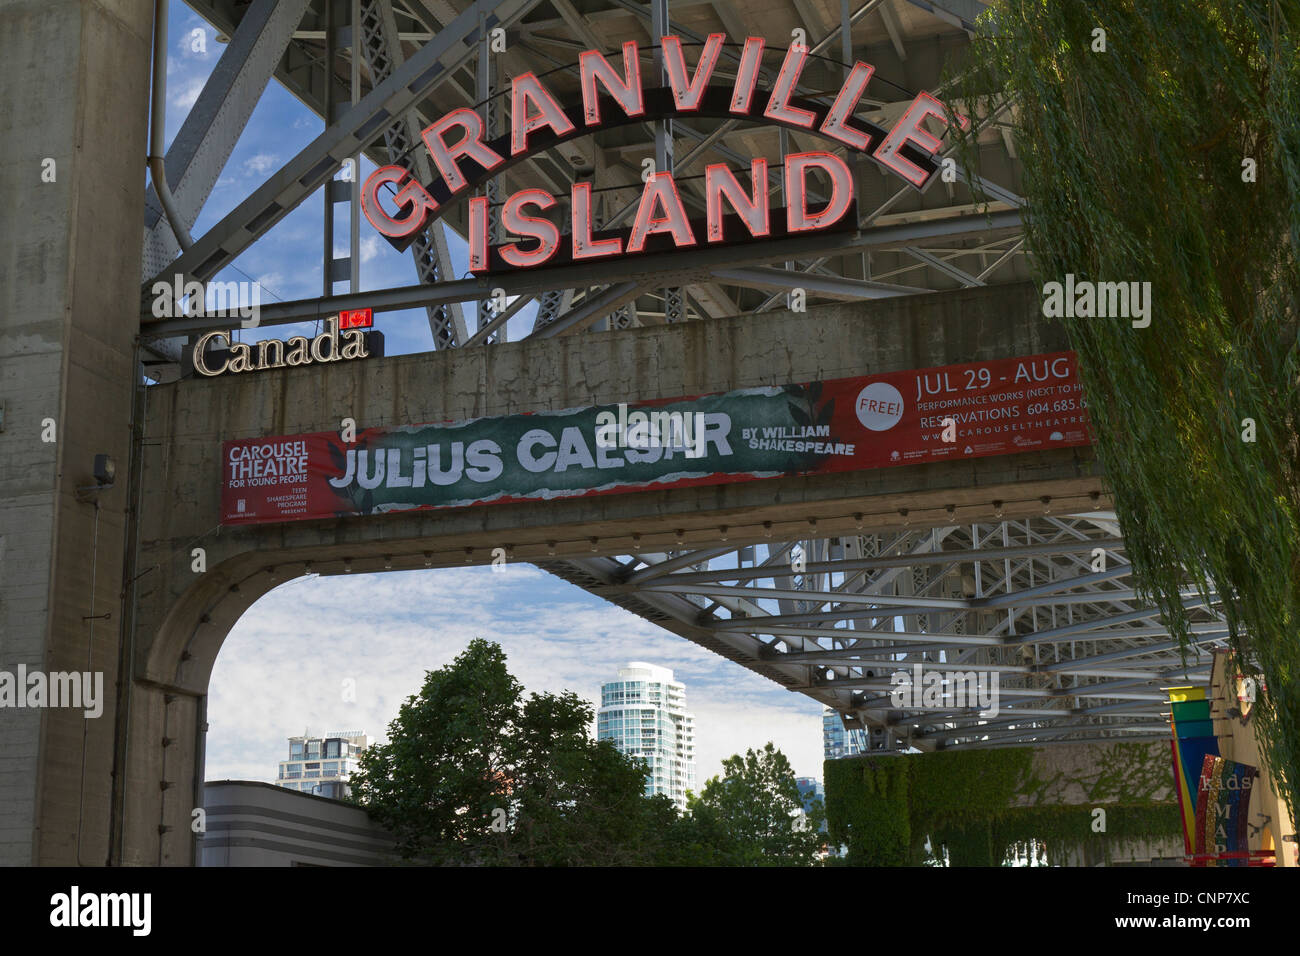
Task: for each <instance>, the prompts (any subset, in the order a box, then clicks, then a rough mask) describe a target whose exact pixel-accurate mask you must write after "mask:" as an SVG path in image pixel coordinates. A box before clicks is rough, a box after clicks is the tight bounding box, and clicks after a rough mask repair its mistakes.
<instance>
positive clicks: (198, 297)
mask: <svg viewBox="0 0 1300 956" xmlns="http://www.w3.org/2000/svg"><path fill="white" fill-rule="evenodd" d="M150 292H151V293H152V294H153V316H154V318H156V319H176V318H182V317H192V316H213V317H220V318H238V319H239V324H240V326H241V327H242V328H245V329H255V328H257V325H258V323H259V322H261V315H262V285H261V283H260V282H206V283H205V282H199V281H198V280H197V279H191V280H190V281H189V282H186V281H185V277H184V276H183V275H181V274H180V273H177V274H176V275H174V276H172V281H171V282H168V281H166V280H159V281H158V282H155V283H154V284H153V287H152V288H151V289H150Z"/></svg>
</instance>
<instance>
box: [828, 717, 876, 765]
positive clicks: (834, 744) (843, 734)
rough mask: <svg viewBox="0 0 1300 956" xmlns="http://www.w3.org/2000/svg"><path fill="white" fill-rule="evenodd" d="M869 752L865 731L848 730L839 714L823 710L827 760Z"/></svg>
mask: <svg viewBox="0 0 1300 956" xmlns="http://www.w3.org/2000/svg"><path fill="white" fill-rule="evenodd" d="M866 750H867V735H866V732H865V731H863V730H860V729H858V730H848V729H846V728H845V726H844V721H843V720H841V719H840V715H839V713H838V712H836V711H833V710H831V709H830V708H829V707H824V708H822V756H823V757H824V759H826V760H839V759H840V758H841V757H853V756H856V755H857V754H860V753H865V752H866Z"/></svg>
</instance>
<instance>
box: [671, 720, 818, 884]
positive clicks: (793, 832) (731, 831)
mask: <svg viewBox="0 0 1300 956" xmlns="http://www.w3.org/2000/svg"><path fill="white" fill-rule="evenodd" d="M688 809H689V819H688V820H684V821H683V822H682V825H681V830H680V831H679V833H678V834H675V835H674V838H675V841H676V842H675V845H674V846H673V850H674V851H675V852H676V853H678V854H680V856H681V857H682V858H684V859H688V860H689V861H690V862H693V863H697V864H702V865H721V866H809V865H811V864H812V863H813V862H814V860H815V859H816V854H817V851H818V850H819V849H820V848H821V847H822V845H823V844H824V843H825V837H824V835H822V834H821V833H820V832H819V831H820V829H821V825H822V822H823V821H824V820H825V819H826V814H825V810H824V808H823V806H822V803H821V801H820V800H818V801H814V803H813V806H812V809H811V811H810V812H809V813H808V814H807V816H806V817H804V816H802V815H801V814H800V811H802V809H803V801H802V799H801V798H800V796H799V787H798V786H797V785H796V784H795V778H794V770H793V769H792V768H791V767H790V761H789V760H787V759H786V757H785V754H783V753H781V751H780V750H778V749H776V747H774V746H773V745H772V744H771V743H768V744H767V745H766V746H765V747H764V748H763V749H762V751H760V752H758V753H755V752H754V751H753V750H752V749H751V750H747V751H746V752H745V756H743V757H741V756H740V755H739V754H737V755H735V756H732V757H728V758H727V759H726V760H724V761H723V762H722V776H721V777H713V778H711V779H710V780H709V781H708V782H707V783H706V784H705V785H704V789H703V790H702V791H701V792H700V794H699V796H698V797H696V796H692V797H691V798H690V799H689V801H688ZM674 862H676V861H674Z"/></svg>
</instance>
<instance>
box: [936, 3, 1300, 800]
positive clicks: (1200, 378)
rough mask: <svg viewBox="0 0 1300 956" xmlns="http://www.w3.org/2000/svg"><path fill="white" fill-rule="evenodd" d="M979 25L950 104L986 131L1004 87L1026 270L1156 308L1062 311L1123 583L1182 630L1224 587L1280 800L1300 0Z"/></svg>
mask: <svg viewBox="0 0 1300 956" xmlns="http://www.w3.org/2000/svg"><path fill="white" fill-rule="evenodd" d="M981 23H982V25H983V26H984V30H983V31H982V32H981V33H980V34H979V35H978V37H977V39H976V40H975V42H974V44H973V46H972V49H971V51H970V55H969V58H968V61H967V63H966V64H965V66H964V70H965V71H966V72H965V79H964V80H963V81H962V82H961V84H960V85H961V89H962V92H961V95H960V97H959V99H958V103H957V104H956V106H957V108H958V109H959V110H960V111H961V112H963V113H965V114H967V115H968V116H971V117H972V118H973V119H975V120H977V122H976V123H975V124H974V126H975V127H976V128H978V126H979V125H980V124H979V122H978V121H979V120H980V119H983V118H984V117H985V116H987V115H988V112H989V109H990V107H991V106H992V105H993V104H995V103H997V102H998V101H999V100H1000V99H1001V98H1002V94H1003V92H1005V94H1006V96H1008V97H1010V98H1011V101H1012V104H1013V107H1012V109H1013V112H1012V114H1011V115H1012V116H1013V117H1014V122H1015V125H1016V126H1017V134H1016V145H1017V149H1018V152H1019V156H1020V159H1021V162H1022V164H1023V179H1022V182H1021V184H1020V192H1021V193H1022V194H1023V195H1024V196H1025V198H1026V200H1027V203H1028V208H1027V210H1026V216H1025V222H1026V239H1027V248H1028V250H1029V251H1030V253H1031V262H1032V266H1033V269H1034V271H1035V274H1036V277H1037V278H1038V279H1039V280H1040V281H1042V282H1050V281H1056V282H1060V281H1062V280H1063V279H1064V277H1065V275H1066V274H1067V273H1073V274H1074V276H1075V277H1076V279H1079V280H1091V281H1094V282H1121V281H1123V282H1150V283H1151V299H1150V302H1151V303H1152V308H1151V322H1150V326H1149V327H1146V328H1134V327H1133V325H1132V322H1131V321H1130V320H1129V319H1125V318H1078V319H1073V320H1067V325H1068V327H1069V333H1070V338H1071V341H1072V343H1073V346H1074V348H1075V350H1076V351H1077V352H1078V353H1079V357H1080V367H1081V371H1082V378H1083V383H1084V388H1085V392H1086V394H1087V396H1088V400H1089V404H1090V411H1091V414H1092V417H1093V420H1094V422H1095V425H1096V430H1097V436H1098V454H1099V457H1100V459H1101V462H1102V464H1103V465H1104V467H1105V472H1106V477H1107V480H1108V481H1109V483H1110V485H1111V488H1112V493H1113V499H1114V502H1115V510H1116V512H1117V514H1118V517H1119V519H1120V523H1121V526H1122V527H1123V530H1124V538H1125V541H1126V544H1127V550H1128V554H1129V557H1130V558H1131V560H1132V562H1133V565H1134V569H1135V572H1136V575H1137V585H1138V588H1139V591H1140V592H1141V593H1143V594H1144V595H1145V596H1147V597H1148V598H1149V599H1151V600H1153V601H1154V602H1155V603H1156V605H1157V606H1158V607H1159V609H1160V610H1161V611H1162V613H1163V618H1164V621H1165V622H1166V624H1167V625H1168V626H1169V627H1170V629H1171V631H1172V632H1173V633H1174V634H1175V635H1176V636H1177V638H1178V639H1179V641H1180V642H1181V643H1182V644H1183V646H1184V647H1186V646H1187V635H1188V632H1189V627H1188V625H1189V624H1190V623H1191V622H1192V621H1193V620H1195V618H1194V617H1193V614H1194V613H1195V608H1196V607H1197V606H1198V604H1200V603H1201V602H1203V601H1204V600H1206V598H1207V597H1208V596H1209V595H1211V594H1216V593H1217V595H1218V597H1219V598H1220V599H1222V600H1223V603H1224V608H1225V611H1226V617H1227V619H1228V624H1229V628H1230V632H1231V635H1232V638H1233V641H1234V642H1235V644H1236V646H1237V649H1238V651H1239V659H1241V660H1244V661H1247V662H1251V666H1254V665H1257V666H1258V667H1259V669H1260V670H1261V671H1262V673H1263V676H1264V680H1265V682H1266V684H1267V691H1266V692H1264V693H1262V694H1261V695H1260V700H1259V702H1258V703H1257V704H1256V711H1257V713H1258V715H1259V719H1260V720H1262V722H1263V730H1264V733H1263V734H1262V735H1261V736H1262V737H1263V738H1264V740H1265V749H1266V760H1267V762H1268V764H1269V765H1270V768H1271V769H1272V771H1273V773H1274V774H1275V776H1276V778H1277V779H1278V780H1279V781H1280V784H1281V786H1282V789H1283V793H1284V794H1285V796H1286V799H1287V801H1288V803H1290V805H1291V809H1292V813H1295V811H1296V808H1297V806H1298V805H1300V802H1298V801H1297V796H1298V789H1297V788H1300V641H1298V640H1297V639H1296V627H1297V613H1298V612H1300V442H1297V424H1298V423H1300V390H1298V389H1297V375H1298V374H1300V348H1298V343H1297V331H1298V326H1297V317H1298V316H1300V308H1298V307H1300V268H1297V266H1298V265H1300V263H1297V258H1296V257H1297V250H1300V55H1298V54H1300V51H1298V50H1297V40H1298V39H1300V36H1298V35H1297V31H1298V30H1300V0H1108V2H1106V3H1097V2H1095V0H1001V2H1000V3H999V4H997V6H996V7H994V8H992V9H991V11H990V13H988V14H987V15H986V16H984V17H982V18H981ZM1097 31H1104V33H1099V32H1097ZM1099 41H1100V42H1099ZM1102 43H1104V50H1103V49H1102ZM988 94H992V95H991V96H990V95H988ZM962 139H963V140H964V142H963V144H962V151H963V153H964V156H965V160H966V162H967V164H974V165H976V166H978V158H979V148H978V146H977V145H976V142H975V140H974V138H973V135H972V134H967V135H966V136H964V137H962ZM990 178H994V179H995V180H996V177H993V176H990ZM1246 419H1251V420H1252V421H1251V422H1247V421H1246ZM1252 424H1253V428H1252ZM1189 591H1190V593H1189Z"/></svg>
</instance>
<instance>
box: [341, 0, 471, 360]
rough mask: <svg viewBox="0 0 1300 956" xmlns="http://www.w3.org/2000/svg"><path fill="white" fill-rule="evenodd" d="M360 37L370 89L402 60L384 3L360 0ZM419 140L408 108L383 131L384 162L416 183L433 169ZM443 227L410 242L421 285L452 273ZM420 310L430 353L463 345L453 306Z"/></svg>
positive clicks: (460, 319) (460, 315) (458, 312)
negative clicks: (429, 337) (430, 342)
mask: <svg viewBox="0 0 1300 956" xmlns="http://www.w3.org/2000/svg"><path fill="white" fill-rule="evenodd" d="M361 39H362V49H363V50H364V51H365V55H366V61H367V63H368V65H369V67H370V80H371V84H372V86H373V85H378V84H380V83H382V82H383V81H384V80H386V79H388V77H390V76H391V75H392V74H393V71H394V70H395V69H397V68H398V67H400V66H401V65H402V63H403V62H404V61H405V54H404V53H403V52H402V44H401V40H400V39H399V37H398V34H397V18H396V17H395V16H394V15H393V7H392V3H391V2H390V0H362V2H361ZM419 142H420V123H419V121H418V119H417V117H416V114H415V111H414V110H413V109H411V110H407V111H406V112H405V113H403V114H402V115H401V116H399V117H398V118H397V120H396V122H394V123H393V124H392V125H391V126H389V127H388V128H387V129H386V130H384V143H385V145H386V146H387V149H388V161H389V163H391V164H394V165H403V166H405V167H406V168H407V169H408V170H409V171H411V172H412V174H413V175H414V176H415V178H416V179H417V180H419V181H420V182H422V183H427V182H429V181H430V180H431V179H432V177H433V171H432V169H431V168H430V165H429V155H428V153H427V152H426V151H425V150H423V149H413V148H412V147H414V146H415V145H416V144H418V143H419ZM446 228H447V227H446V224H445V223H443V222H442V221H441V220H439V221H437V222H434V223H433V224H432V225H430V226H429V227H428V228H426V229H422V230H421V231H420V232H419V233H417V234H416V237H415V241H414V242H413V243H412V244H411V256H412V258H413V259H414V260H415V274H416V277H417V278H418V279H419V280H420V283H421V284H422V285H433V284H434V283H436V282H439V281H441V280H442V279H444V278H447V277H450V276H453V275H455V274H456V273H455V269H454V268H453V266H452V263H451V253H450V252H449V251H448V249H447V233H446ZM425 311H426V312H427V314H428V318H429V331H430V332H431V333H432V335H433V347H434V348H435V349H446V348H455V347H457V346H459V345H462V344H464V343H465V341H466V339H467V338H468V330H467V329H466V327H465V313H464V310H463V309H462V308H461V304H460V303H459V302H444V303H442V304H441V305H431V306H427V307H426V309H425Z"/></svg>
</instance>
